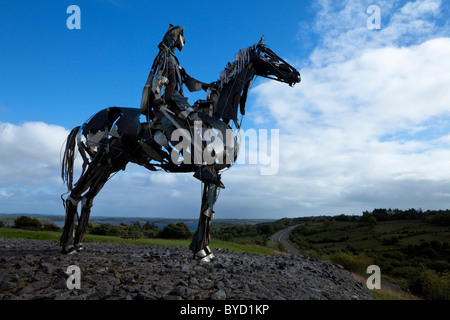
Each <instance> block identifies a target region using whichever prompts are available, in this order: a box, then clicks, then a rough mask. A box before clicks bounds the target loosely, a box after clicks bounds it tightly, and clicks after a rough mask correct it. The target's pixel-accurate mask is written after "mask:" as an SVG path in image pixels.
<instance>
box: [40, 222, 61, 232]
mask: <svg viewBox="0 0 450 320" xmlns="http://www.w3.org/2000/svg"><path fill="white" fill-rule="evenodd" d="M43 230H44V231H56V232H60V231H62V229H61V228H60V227H58V226H57V225H56V224H54V223H53V222H51V223H44V227H43Z"/></svg>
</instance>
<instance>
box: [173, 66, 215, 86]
mask: <svg viewBox="0 0 450 320" xmlns="http://www.w3.org/2000/svg"><path fill="white" fill-rule="evenodd" d="M180 73H181V78H182V79H183V83H184V84H185V85H186V87H187V88H188V90H189V91H190V92H194V91H199V90H202V89H203V90H205V91H206V90H208V87H209V84H207V83H203V82H201V81H198V80H196V79H194V78H192V77H191V76H189V75H188V74H187V72H186V70H184V68H182V67H180Z"/></svg>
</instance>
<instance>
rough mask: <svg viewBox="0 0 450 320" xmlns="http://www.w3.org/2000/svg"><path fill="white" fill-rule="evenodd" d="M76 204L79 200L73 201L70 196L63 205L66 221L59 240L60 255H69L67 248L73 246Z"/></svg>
mask: <svg viewBox="0 0 450 320" xmlns="http://www.w3.org/2000/svg"><path fill="white" fill-rule="evenodd" d="M78 202H79V200H76V199H74V198H73V197H72V194H71V196H69V198H67V200H66V203H65V208H66V219H65V222H64V228H63V232H62V235H61V237H60V239H59V241H60V245H61V247H62V253H69V249H68V247H70V246H73V243H74V235H75V217H77V207H78Z"/></svg>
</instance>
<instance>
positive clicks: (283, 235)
mask: <svg viewBox="0 0 450 320" xmlns="http://www.w3.org/2000/svg"><path fill="white" fill-rule="evenodd" d="M297 226H299V225H298V224H297V225H295V226H292V227H289V228H286V229H283V230H281V231H280V232H278V233H277V234H275V235H274V236H273V239H272V243H273V244H274V245H275V246H276V244H277V243H278V242H281V243H282V244H283V246H284V247H285V248H286V251H288V252H289V253H292V254H296V255H300V254H301V253H300V251H298V250H297V249H295V248H294V247H293V246H292V245H291V244H290V243H289V242H288V240H287V239H288V237H289V234H290V233H291V232H292V230H294V229H295V228H296V227H297Z"/></svg>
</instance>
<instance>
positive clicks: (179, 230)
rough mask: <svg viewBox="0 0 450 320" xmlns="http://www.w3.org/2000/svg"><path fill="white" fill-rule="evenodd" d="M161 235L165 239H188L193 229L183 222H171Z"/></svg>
mask: <svg viewBox="0 0 450 320" xmlns="http://www.w3.org/2000/svg"><path fill="white" fill-rule="evenodd" d="M160 237H161V238H164V239H188V238H190V237H191V231H190V230H189V227H188V226H187V225H186V224H185V223H183V222H178V223H177V224H173V223H170V224H168V225H167V226H165V227H164V229H163V231H162V232H161V234H160Z"/></svg>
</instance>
